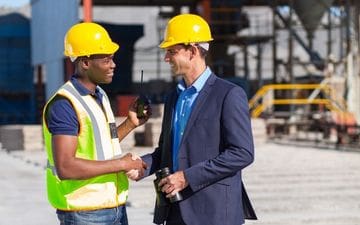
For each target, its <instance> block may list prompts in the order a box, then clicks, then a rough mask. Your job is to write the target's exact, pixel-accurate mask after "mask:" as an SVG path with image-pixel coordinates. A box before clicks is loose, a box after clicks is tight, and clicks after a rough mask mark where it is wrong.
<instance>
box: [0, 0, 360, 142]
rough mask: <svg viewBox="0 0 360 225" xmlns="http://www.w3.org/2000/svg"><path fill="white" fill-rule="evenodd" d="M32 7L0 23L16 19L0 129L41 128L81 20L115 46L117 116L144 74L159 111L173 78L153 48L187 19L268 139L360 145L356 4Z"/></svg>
mask: <svg viewBox="0 0 360 225" xmlns="http://www.w3.org/2000/svg"><path fill="white" fill-rule="evenodd" d="M30 7H31V17H30V18H22V17H21V16H18V15H16V14H15V15H14V14H13V15H11V14H9V15H3V16H1V18H0V23H2V24H8V23H9V22H8V21H9V20H10V21H14V22H12V25H11V32H9V30H8V29H7V28H6V26H0V38H1V46H2V47H1V49H0V52H1V53H2V61H1V64H0V71H1V74H0V75H1V76H2V77H6V80H5V79H1V83H0V85H1V91H0V104H1V112H0V123H1V124H4V125H7V124H38V123H40V118H41V117H40V115H41V110H42V106H43V104H44V102H45V101H46V99H48V98H49V97H50V96H51V95H52V94H53V93H54V91H55V90H56V89H57V88H58V87H59V86H60V85H61V84H63V83H64V81H65V80H67V79H68V78H69V76H70V75H71V74H72V72H73V68H72V65H71V63H70V61H69V60H67V59H66V58H65V57H64V56H63V37H64V34H65V32H66V30H67V29H68V28H69V27H70V26H71V25H72V24H74V23H76V22H79V21H95V22H98V23H101V24H102V25H103V26H105V27H106V29H107V30H108V31H109V33H110V35H111V36H112V38H113V39H114V40H115V41H116V42H118V43H119V44H120V46H121V47H120V51H119V52H118V53H117V54H116V56H115V62H116V64H117V68H116V70H115V76H114V80H113V82H112V83H111V84H110V85H105V86H104V87H103V88H104V89H105V90H106V91H107V92H108V93H109V96H110V97H111V100H112V103H113V107H114V111H115V113H116V114H117V116H122V111H121V109H122V108H124V107H126V104H128V101H129V99H130V100H131V99H133V97H134V96H136V95H137V94H138V93H139V80H140V71H141V70H143V71H144V80H145V84H144V87H145V92H146V94H147V95H148V96H149V97H150V98H151V99H152V102H153V103H154V104H161V103H162V100H163V97H164V94H165V93H166V91H167V90H168V89H169V88H170V87H171V86H172V85H174V83H175V82H176V79H175V78H173V77H172V76H171V74H170V70H169V68H168V65H166V63H164V62H163V54H164V53H163V52H162V51H160V49H159V48H158V47H157V45H158V43H159V42H160V40H161V39H162V35H163V32H164V28H165V24H166V22H167V20H168V19H169V18H170V17H171V16H173V15H175V14H178V13H183V12H192V13H197V14H200V15H202V16H203V17H204V18H205V19H206V20H207V21H208V22H209V24H210V26H211V29H212V33H213V36H214V39H215V40H214V41H213V42H212V45H211V48H210V54H209V58H208V60H209V65H210V67H211V68H212V70H213V71H214V72H215V73H216V74H218V75H219V76H221V77H224V78H225V79H228V80H229V81H231V82H234V83H236V84H238V85H240V86H242V87H243V88H244V89H245V91H246V92H247V94H248V97H249V106H250V110H251V115H252V116H253V117H254V118H261V119H262V120H263V121H264V122H265V123H266V126H267V133H268V135H269V137H272V138H280V139H284V138H285V139H288V140H289V139H291V140H298V141H299V140H303V139H305V140H309V139H313V140H314V141H315V142H319V141H320V140H324V139H326V140H327V141H326V143H330V144H336V145H339V144H340V145H342V144H349V143H351V144H352V145H353V144H355V145H356V146H357V145H359V142H360V138H359V134H360V131H359V129H360V128H359V121H360V104H359V102H360V69H359V68H360V64H359V62H360V61H359V42H360V33H359V11H360V3H359V2H358V1H351V0H344V1H337V0H315V1H311V0H302V1H300V0H288V1H281V0H276V1H239V0H237V1H235V0H228V1H220V0H186V1H177V0H175V1H174V0H170V1H166V0H155V1H150V0H135V1H123V0H99V1H97V0H83V1H79V0H76V1H74V0H63V1H50V0H32V1H30ZM7 27H9V26H7ZM20 36H21V37H20ZM20 38H21V40H20ZM20 42H21V46H22V47H19V46H20V45H18V44H15V43H20ZM20 64H21V65H20ZM20 68H22V70H20ZM10 79H11V80H10ZM9 81H10V82H9ZM302 132H303V133H302ZM344 134H345V135H344Z"/></svg>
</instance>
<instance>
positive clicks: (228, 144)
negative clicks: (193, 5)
mask: <svg viewBox="0 0 360 225" xmlns="http://www.w3.org/2000/svg"><path fill="white" fill-rule="evenodd" d="M212 40H213V38H212V35H211V32H210V28H209V25H208V24H207V22H206V21H205V20H204V19H203V18H201V17H200V16H198V15H194V14H182V15H178V16H175V17H173V18H172V19H170V20H169V22H168V24H167V27H166V31H165V35H164V41H163V42H162V43H161V44H160V48H162V49H165V62H168V63H169V64H170V66H171V71H172V73H173V74H174V75H176V76H179V77H180V78H181V79H180V82H179V83H178V85H177V88H176V89H175V90H173V91H172V92H171V93H170V94H169V96H168V97H167V98H166V99H167V100H166V102H165V110H164V117H163V125H162V131H161V134H160V140H159V146H158V147H157V148H156V149H155V151H154V152H153V153H151V154H147V155H145V156H142V158H143V160H144V161H145V162H146V163H147V165H148V169H147V170H146V171H145V176H148V175H150V174H153V173H155V172H157V171H158V170H160V169H163V168H165V167H168V168H170V170H171V173H172V174H171V175H169V176H166V177H165V178H162V179H161V180H160V181H159V183H158V186H159V187H160V188H161V191H162V192H163V193H165V195H166V197H167V198H169V199H170V200H169V201H168V202H164V201H162V200H161V199H162V198H160V197H159V198H157V202H156V206H155V213H154V223H156V224H163V223H164V222H166V225H186V224H187V225H205V224H206V225H220V224H229V225H230V224H231V225H240V224H243V223H244V218H252V219H255V218H256V215H255V214H254V212H253V211H252V208H251V204H250V202H249V200H248V198H247V195H246V192H245V189H244V188H243V185H242V179H241V172H242V170H243V169H244V168H245V167H247V166H248V165H249V164H251V163H252V162H253V160H254V145H253V137H252V130H251V124H250V116H249V109H248V100H247V97H246V94H245V92H244V91H243V89H242V88H241V87H239V86H237V85H235V84H232V83H230V82H227V81H225V80H223V79H220V78H219V77H217V76H216V75H215V74H214V73H213V72H212V71H211V69H210V68H209V67H208V66H207V65H206V62H205V57H206V55H207V52H208V50H209V43H210V42H211V41H212ZM163 171H165V170H163ZM157 174H159V173H158V172H157ZM160 174H161V173H160ZM130 178H131V179H135V180H138V179H140V178H141V176H140V175H138V174H132V175H131V176H130ZM179 193H180V194H181V195H179ZM160 196H161V195H160ZM180 196H181V197H182V200H180V199H181V197H180ZM244 209H245V210H244ZM249 212H251V213H250V214H251V215H249ZM249 216H250V217H249Z"/></svg>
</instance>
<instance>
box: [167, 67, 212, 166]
mask: <svg viewBox="0 0 360 225" xmlns="http://www.w3.org/2000/svg"><path fill="white" fill-rule="evenodd" d="M211 73H212V72H211V70H210V68H209V67H207V68H206V70H205V71H204V72H203V73H202V74H201V75H200V76H199V77H198V79H197V80H196V81H195V82H194V83H193V84H192V85H191V86H190V87H186V84H185V81H184V80H183V79H182V80H181V81H180V82H179V83H178V85H177V92H178V96H179V97H178V99H177V102H176V106H175V114H174V119H173V149H172V151H173V157H172V160H173V170H174V171H177V170H178V167H179V162H178V152H179V147H180V143H181V140H182V136H183V135H184V131H185V128H186V124H187V122H188V119H189V117H190V114H191V111H192V109H193V107H194V105H195V102H196V98H197V96H198V95H199V92H200V91H201V89H202V88H203V87H204V85H205V82H206V81H207V79H208V78H209V76H210V75H211Z"/></svg>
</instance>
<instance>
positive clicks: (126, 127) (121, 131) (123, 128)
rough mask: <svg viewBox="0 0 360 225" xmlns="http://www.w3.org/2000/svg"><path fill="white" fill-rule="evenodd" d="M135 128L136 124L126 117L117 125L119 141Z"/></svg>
mask: <svg viewBox="0 0 360 225" xmlns="http://www.w3.org/2000/svg"><path fill="white" fill-rule="evenodd" d="M135 128H136V126H135V125H134V124H133V123H132V122H131V121H130V120H129V119H128V118H126V119H125V121H124V122H122V123H121V124H120V125H119V126H118V127H117V134H118V137H119V141H122V140H123V139H124V138H125V137H126V136H127V135H128V134H129V133H130V132H131V131H132V130H134V129H135Z"/></svg>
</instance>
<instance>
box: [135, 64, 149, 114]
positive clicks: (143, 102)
mask: <svg viewBox="0 0 360 225" xmlns="http://www.w3.org/2000/svg"><path fill="white" fill-rule="evenodd" d="M143 75H144V71H143V70H141V81H140V95H139V97H138V99H137V108H136V114H137V117H138V118H144V117H145V114H144V109H145V106H148V105H149V104H150V100H149V99H148V98H147V97H146V96H145V94H144V93H143Z"/></svg>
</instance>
